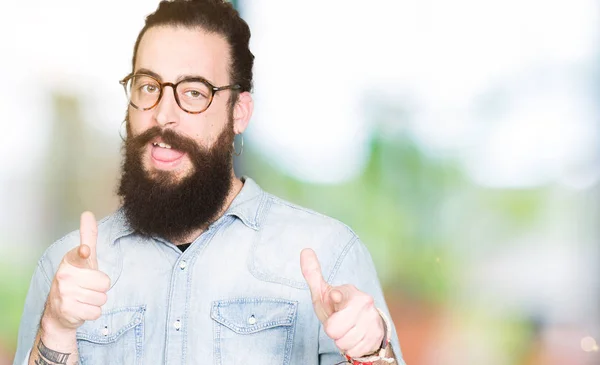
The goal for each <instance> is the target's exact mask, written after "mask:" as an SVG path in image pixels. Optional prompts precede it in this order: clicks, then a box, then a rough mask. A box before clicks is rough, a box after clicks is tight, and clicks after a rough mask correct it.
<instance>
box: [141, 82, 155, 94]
mask: <svg viewBox="0 0 600 365" xmlns="http://www.w3.org/2000/svg"><path fill="white" fill-rule="evenodd" d="M140 89H141V90H142V91H143V92H145V93H148V94H153V93H155V92H157V91H158V87H157V86H156V85H153V84H145V85H142V86H141V87H140Z"/></svg>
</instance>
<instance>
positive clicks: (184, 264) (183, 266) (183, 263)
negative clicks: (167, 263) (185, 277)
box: [179, 260, 187, 270]
mask: <svg viewBox="0 0 600 365" xmlns="http://www.w3.org/2000/svg"><path fill="white" fill-rule="evenodd" d="M186 267H187V262H185V260H182V261H181V262H180V263H179V268H180V269H181V270H184V269H185V268H186Z"/></svg>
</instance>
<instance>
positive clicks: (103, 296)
mask: <svg viewBox="0 0 600 365" xmlns="http://www.w3.org/2000/svg"><path fill="white" fill-rule="evenodd" d="M107 300H108V295H106V293H100V305H101V306H102V305H104V304H106V301H107Z"/></svg>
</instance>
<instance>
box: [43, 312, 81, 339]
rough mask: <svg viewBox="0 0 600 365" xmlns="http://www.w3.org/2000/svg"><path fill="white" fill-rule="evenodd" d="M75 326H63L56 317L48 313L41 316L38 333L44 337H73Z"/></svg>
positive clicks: (75, 331) (75, 330)
mask: <svg viewBox="0 0 600 365" xmlns="http://www.w3.org/2000/svg"><path fill="white" fill-rule="evenodd" d="M76 333H77V329H76V328H69V327H65V326H64V325H62V324H61V323H60V321H59V320H57V319H56V318H52V317H50V316H48V315H45V314H44V316H42V319H41V321H40V335H41V336H42V337H43V338H44V337H63V338H64V337H75V334H76Z"/></svg>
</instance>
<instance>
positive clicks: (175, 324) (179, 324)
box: [173, 320, 181, 331]
mask: <svg viewBox="0 0 600 365" xmlns="http://www.w3.org/2000/svg"><path fill="white" fill-rule="evenodd" d="M173 327H175V330H177V331H179V330H180V329H181V321H180V320H176V321H175V323H173Z"/></svg>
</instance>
